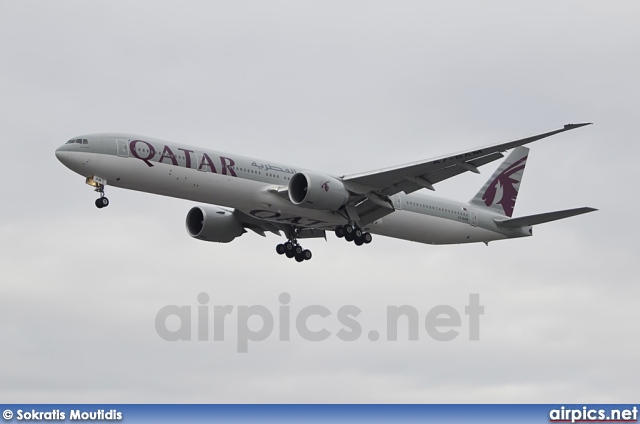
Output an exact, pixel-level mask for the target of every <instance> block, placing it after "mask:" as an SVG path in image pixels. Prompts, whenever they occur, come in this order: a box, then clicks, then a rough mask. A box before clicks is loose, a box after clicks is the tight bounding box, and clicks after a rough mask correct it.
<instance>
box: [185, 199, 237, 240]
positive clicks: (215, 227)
mask: <svg viewBox="0 0 640 424" xmlns="http://www.w3.org/2000/svg"><path fill="white" fill-rule="evenodd" d="M185 224H186V227H187V233H189V235H190V236H191V237H193V238H197V239H198V240H204V241H215V242H217V243H229V242H230V241H232V240H233V239H235V238H236V237H238V236H241V235H242V233H244V232H245V231H244V228H243V227H242V224H241V223H240V221H238V219H237V218H236V217H235V215H233V213H232V212H230V211H227V210H224V209H221V208H216V207H211V206H196V207H194V208H192V209H191V210H190V211H189V213H187V219H186V222H185Z"/></svg>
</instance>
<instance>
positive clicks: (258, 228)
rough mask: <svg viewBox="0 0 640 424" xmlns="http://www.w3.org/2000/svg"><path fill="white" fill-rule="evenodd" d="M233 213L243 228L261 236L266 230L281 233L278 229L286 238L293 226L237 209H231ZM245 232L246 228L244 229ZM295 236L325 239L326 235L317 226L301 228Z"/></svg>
mask: <svg viewBox="0 0 640 424" xmlns="http://www.w3.org/2000/svg"><path fill="white" fill-rule="evenodd" d="M233 214H234V215H235V217H236V218H237V219H238V221H240V223H241V224H242V227H243V228H245V229H249V230H251V231H253V232H254V233H256V234H259V235H261V236H262V237H266V232H270V233H273V234H275V235H278V236H280V235H282V234H280V231H282V232H284V234H285V236H287V238H291V236H292V235H293V231H294V226H293V225H291V224H284V223H275V222H269V221H265V220H262V219H259V218H255V217H253V216H251V215H249V214H247V213H244V212H242V211H240V210H238V209H234V210H233ZM245 232H246V230H245ZM296 238H299V239H304V238H324V239H325V240H326V239H327V235H326V233H325V231H324V230H321V229H317V228H303V229H300V230H299V231H298V234H297V235H296Z"/></svg>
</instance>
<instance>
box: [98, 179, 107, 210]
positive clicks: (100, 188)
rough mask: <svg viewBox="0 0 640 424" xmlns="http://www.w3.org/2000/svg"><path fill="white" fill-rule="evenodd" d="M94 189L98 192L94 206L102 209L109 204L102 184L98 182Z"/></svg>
mask: <svg viewBox="0 0 640 424" xmlns="http://www.w3.org/2000/svg"><path fill="white" fill-rule="evenodd" d="M95 191H96V192H98V193H100V197H99V198H97V199H96V208H98V209H102V208H106V207H107V206H109V199H107V198H106V197H105V195H104V185H103V184H99V185H98V186H97V187H96V189H95Z"/></svg>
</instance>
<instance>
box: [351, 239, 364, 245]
mask: <svg viewBox="0 0 640 424" xmlns="http://www.w3.org/2000/svg"><path fill="white" fill-rule="evenodd" d="M353 242H354V243H355V244H356V246H362V245H363V244H364V240H363V239H362V237H357V238H354V239H353Z"/></svg>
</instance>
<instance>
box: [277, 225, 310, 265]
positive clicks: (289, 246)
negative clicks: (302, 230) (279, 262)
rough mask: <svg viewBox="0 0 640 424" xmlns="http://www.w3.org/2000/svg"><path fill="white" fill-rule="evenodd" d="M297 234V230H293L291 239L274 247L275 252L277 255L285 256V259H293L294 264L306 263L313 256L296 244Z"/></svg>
mask: <svg viewBox="0 0 640 424" xmlns="http://www.w3.org/2000/svg"><path fill="white" fill-rule="evenodd" d="M297 234H298V230H294V234H293V237H292V238H291V239H290V240H288V241H287V242H286V243H282V244H279V245H277V246H276V252H277V253H278V255H285V256H286V257H287V258H295V259H296V262H303V261H308V260H310V259H311V257H312V256H313V255H312V254H311V251H310V250H308V249H304V248H303V247H302V246H300V244H298V239H297V237H296V236H297Z"/></svg>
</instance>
